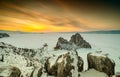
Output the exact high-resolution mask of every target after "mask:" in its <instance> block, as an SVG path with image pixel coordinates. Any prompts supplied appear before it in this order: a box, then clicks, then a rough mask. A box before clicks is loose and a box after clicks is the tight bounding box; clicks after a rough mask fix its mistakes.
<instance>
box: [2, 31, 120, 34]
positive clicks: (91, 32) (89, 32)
mask: <svg viewBox="0 0 120 77" xmlns="http://www.w3.org/2000/svg"><path fill="white" fill-rule="evenodd" d="M0 33H20V34H22V33H35V34H37V33H38V34H39V33H41V34H44V33H46V32H22V31H8V30H0ZM47 33H86V34H120V30H97V31H85V32H78V31H76V32H47Z"/></svg>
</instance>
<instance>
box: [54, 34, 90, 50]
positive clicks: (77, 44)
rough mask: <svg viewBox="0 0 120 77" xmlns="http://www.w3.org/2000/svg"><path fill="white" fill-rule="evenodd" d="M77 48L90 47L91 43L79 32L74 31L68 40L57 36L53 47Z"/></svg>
mask: <svg viewBox="0 0 120 77" xmlns="http://www.w3.org/2000/svg"><path fill="white" fill-rule="evenodd" d="M78 48H91V45H90V44H89V43H88V42H86V41H85V40H84V39H83V37H82V36H81V35H80V34H79V33H76V34H75V35H72V37H71V39H70V41H67V40H66V39H64V38H62V37H60V38H58V41H57V44H56V47H55V48H54V49H55V50H57V49H65V50H75V49H78Z"/></svg>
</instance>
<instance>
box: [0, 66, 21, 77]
mask: <svg viewBox="0 0 120 77" xmlns="http://www.w3.org/2000/svg"><path fill="white" fill-rule="evenodd" d="M6 72H7V73H6ZM4 73H6V74H4ZM0 77H21V71H20V70H19V68H17V67H12V66H8V67H0Z"/></svg>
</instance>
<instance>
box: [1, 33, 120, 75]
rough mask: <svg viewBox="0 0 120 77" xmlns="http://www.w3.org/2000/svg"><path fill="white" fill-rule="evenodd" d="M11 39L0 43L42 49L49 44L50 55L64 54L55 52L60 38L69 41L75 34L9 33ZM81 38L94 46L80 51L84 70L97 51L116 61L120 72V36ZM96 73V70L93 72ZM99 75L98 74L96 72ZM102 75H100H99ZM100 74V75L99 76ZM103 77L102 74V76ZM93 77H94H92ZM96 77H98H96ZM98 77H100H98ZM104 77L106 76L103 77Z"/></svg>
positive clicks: (87, 35)
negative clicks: (92, 54)
mask: <svg viewBox="0 0 120 77" xmlns="http://www.w3.org/2000/svg"><path fill="white" fill-rule="evenodd" d="M9 34H10V37H7V38H1V39H0V42H5V43H8V44H11V45H14V46H16V47H21V48H33V49H36V48H41V47H42V46H43V44H44V43H47V44H48V50H49V51H50V52H49V53H50V54H58V55H59V54H63V53H65V52H66V51H65V50H62V51H57V52H56V51H54V49H53V48H54V47H55V45H56V42H57V40H58V38H59V37H63V38H65V39H67V40H69V39H70V37H71V36H72V35H73V34H74V33H43V34H40V33H37V34H35V33H33V34H32V33H31V34H30V33H29V34H27V33H24V34H22V33H9ZM81 36H82V37H83V38H84V39H85V40H86V41H88V42H89V43H90V44H91V45H92V49H78V50H77V51H78V53H79V55H80V56H81V57H82V58H83V60H84V70H87V59H86V56H87V53H89V52H95V51H97V50H101V51H102V53H103V54H104V53H105V54H106V53H107V54H108V56H109V57H110V58H111V59H113V60H114V61H115V64H116V65H115V72H120V34H83V33H82V34H81ZM91 71H93V72H94V73H95V72H96V71H95V70H91ZM91 71H89V72H88V73H87V74H89V73H90V74H91V73H92V72H91ZM87 74H86V73H85V74H84V73H82V74H81V75H82V77H90V75H87ZM96 74H97V72H96ZM99 74H100V73H99ZM99 74H98V75H99ZM100 75H102V74H100ZM91 77H93V76H91ZM95 77H96V76H95ZM97 77H98V76H97ZM100 77H101V76H100ZM102 77H104V76H102Z"/></svg>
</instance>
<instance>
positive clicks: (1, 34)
mask: <svg viewBox="0 0 120 77" xmlns="http://www.w3.org/2000/svg"><path fill="white" fill-rule="evenodd" d="M3 37H10V35H8V34H7V33H0V38H3Z"/></svg>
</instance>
